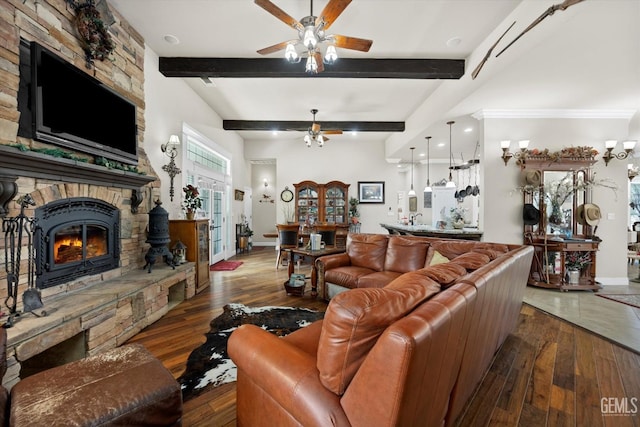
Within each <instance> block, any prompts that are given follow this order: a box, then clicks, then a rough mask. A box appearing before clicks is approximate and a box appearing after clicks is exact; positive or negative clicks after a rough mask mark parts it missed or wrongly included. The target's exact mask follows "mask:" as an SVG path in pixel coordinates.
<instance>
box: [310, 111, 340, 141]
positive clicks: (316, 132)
mask: <svg viewBox="0 0 640 427" xmlns="http://www.w3.org/2000/svg"><path fill="white" fill-rule="evenodd" d="M317 112H318V110H317V109H316V108H313V109H312V110H311V114H313V121H312V122H311V126H309V128H308V129H307V134H306V135H305V136H304V143H305V144H306V145H307V147H309V148H311V146H312V145H313V143H314V142H316V143H317V144H318V147H324V143H325V142H326V141H328V140H329V138H327V137H325V136H323V135H322V134H321V133H320V129H321V127H320V123H318V122H316V113H317ZM328 132H329V133H332V134H336V135H339V134H341V133H342V131H341V130H331V131H328Z"/></svg>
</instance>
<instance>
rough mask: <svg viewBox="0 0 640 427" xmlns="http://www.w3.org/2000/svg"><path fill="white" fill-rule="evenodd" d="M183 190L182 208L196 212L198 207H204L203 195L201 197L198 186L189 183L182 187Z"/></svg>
mask: <svg viewBox="0 0 640 427" xmlns="http://www.w3.org/2000/svg"><path fill="white" fill-rule="evenodd" d="M182 191H183V192H184V200H183V201H182V209H184V210H185V211H187V212H195V211H196V209H200V208H202V197H200V192H199V191H198V187H194V186H193V185H191V184H189V185H187V186H186V187H182Z"/></svg>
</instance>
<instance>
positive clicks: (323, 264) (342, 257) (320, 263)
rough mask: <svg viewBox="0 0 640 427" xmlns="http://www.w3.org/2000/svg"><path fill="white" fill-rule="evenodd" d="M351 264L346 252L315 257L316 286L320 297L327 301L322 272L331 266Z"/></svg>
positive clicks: (327, 296)
mask: <svg viewBox="0 0 640 427" xmlns="http://www.w3.org/2000/svg"><path fill="white" fill-rule="evenodd" d="M348 265H351V257H349V255H348V254H347V253H346V252H343V253H340V254H333V255H325V256H321V257H320V258H318V259H316V270H317V272H318V276H317V287H318V290H319V292H320V298H322V299H324V300H325V301H327V300H328V299H329V295H328V294H327V285H326V283H325V281H324V273H325V272H326V271H327V270H331V269H332V268H338V267H345V266H348Z"/></svg>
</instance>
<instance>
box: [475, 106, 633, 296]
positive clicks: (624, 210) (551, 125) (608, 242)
mask: <svg viewBox="0 0 640 427" xmlns="http://www.w3.org/2000/svg"><path fill="white" fill-rule="evenodd" d="M481 124H482V126H481V130H480V138H481V144H482V146H483V159H482V170H483V174H482V176H483V187H484V188H485V191H484V193H483V201H484V203H482V205H483V210H484V211H483V214H481V228H482V229H483V230H484V240H486V241H493V242H505V243H522V194H521V193H519V192H518V191H515V188H516V187H517V186H518V185H521V184H520V179H521V177H520V168H519V167H518V166H516V164H515V160H514V159H512V160H511V161H510V162H509V164H508V165H507V166H506V167H505V165H504V162H503V161H502V159H501V158H500V156H501V154H502V151H501V149H500V141H501V140H505V139H509V140H512V150H511V151H514V150H517V147H516V145H517V144H516V142H515V141H517V140H519V139H529V140H530V141H531V142H530V144H529V149H532V148H539V149H545V148H548V149H549V150H551V151H558V150H560V149H562V148H563V147H571V146H590V147H594V148H595V149H597V150H598V151H599V152H600V153H602V152H604V141H605V140H607V139H618V140H622V139H625V138H627V136H628V135H629V121H628V120H626V119H594V118H589V119H586V118H585V119H527V118H519V119H504V118H503V119H495V118H492V119H484V120H483V121H482V123H481ZM619 145H620V144H619ZM618 151H622V147H621V146H620V147H617V148H616V152H618ZM596 158H597V159H598V160H599V161H598V162H597V163H596V164H595V165H594V166H593V171H594V172H595V177H596V179H602V178H611V179H612V180H613V181H614V182H615V183H616V184H617V186H618V190H617V192H616V193H614V192H612V191H611V190H609V189H607V188H603V187H596V188H595V189H594V190H593V199H592V200H593V203H595V204H597V205H598V206H600V208H601V211H602V216H603V218H602V220H601V221H600V225H599V226H598V230H597V233H596V234H597V235H598V236H599V237H600V238H601V239H602V240H603V241H602V243H601V244H600V250H599V252H598V258H597V264H596V270H597V278H598V280H600V281H601V282H603V284H626V283H627V258H626V253H627V247H626V246H627V234H626V231H627V224H626V219H627V215H628V195H627V182H628V179H627V162H626V161H621V160H612V161H611V162H610V163H609V166H608V167H606V166H605V164H604V161H602V160H601V155H598V156H597V157H596Z"/></svg>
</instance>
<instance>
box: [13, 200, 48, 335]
mask: <svg viewBox="0 0 640 427" xmlns="http://www.w3.org/2000/svg"><path fill="white" fill-rule="evenodd" d="M18 201H19V203H20V214H19V215H18V216H16V217H13V218H4V219H3V220H2V231H3V232H4V260H5V261H4V265H5V270H6V272H7V294H8V296H7V298H6V299H5V300H4V304H5V305H6V306H7V308H8V309H9V318H8V319H7V321H6V322H5V324H4V325H2V326H3V327H5V328H10V327H12V326H13V324H14V323H15V318H16V317H18V316H20V314H21V313H20V312H19V311H18V310H17V304H18V283H19V281H20V264H21V261H22V248H23V240H24V239H25V238H26V243H27V245H26V246H27V256H28V259H27V290H26V291H24V293H23V294H22V305H23V311H22V312H23V313H29V312H30V313H33V314H34V315H35V316H37V317H42V316H46V315H47V313H46V312H45V311H44V310H43V311H42V312H41V313H37V312H36V311H35V310H37V309H39V308H42V307H43V305H44V304H43V303H42V298H41V295H40V290H38V289H37V288H36V286H35V283H34V280H35V277H34V271H35V265H34V264H35V258H34V254H33V252H34V251H33V232H34V230H35V223H36V221H35V219H34V218H28V217H27V216H26V215H25V214H24V210H25V208H26V207H27V206H35V202H34V201H33V198H32V197H31V196H30V195H28V194H27V195H25V196H23V197H22V198H20V199H19V200H18Z"/></svg>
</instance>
